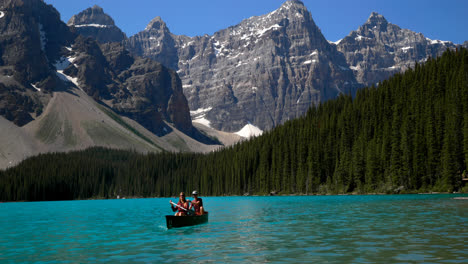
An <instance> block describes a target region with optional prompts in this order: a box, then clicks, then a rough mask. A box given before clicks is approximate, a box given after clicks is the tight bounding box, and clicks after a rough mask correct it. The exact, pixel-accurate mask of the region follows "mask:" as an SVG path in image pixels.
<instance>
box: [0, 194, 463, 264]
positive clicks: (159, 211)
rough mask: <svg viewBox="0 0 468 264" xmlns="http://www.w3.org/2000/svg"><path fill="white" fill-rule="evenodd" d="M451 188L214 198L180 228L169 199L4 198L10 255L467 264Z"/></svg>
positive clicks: (2, 254) (1, 247) (2, 244)
mask: <svg viewBox="0 0 468 264" xmlns="http://www.w3.org/2000/svg"><path fill="white" fill-rule="evenodd" d="M451 197H452V196H451V195H401V196H309V197H304V196H301V197H227V198H222V197H206V198H205V203H206V207H207V209H209V211H210V220H209V223H207V224H203V225H199V226H194V227H185V228H178V229H171V230H168V229H167V228H166V226H165V219H164V215H165V214H170V213H171V211H170V210H169V207H168V203H167V199H135V200H107V201H72V202H48V203H7V204H0V262H5V261H6V262H50V263H54V262H60V263H63V262H73V263H77V262H88V263H89V262H92V263H94V262H122V263H128V262H132V263H133V262H135V263H154V262H160V263H173V262H176V263H178V262H187V261H190V262H192V263H207V262H248V263H257V262H273V263H284V262H293V263H301V262H318V263H323V262H327V263H421V262H424V263H465V261H466V259H468V253H467V251H466V249H465V241H468V235H467V234H468V232H467V230H468V202H466V200H465V201H460V200H452V199H451ZM299 205H300V206H299ZM226 208H229V210H226Z"/></svg>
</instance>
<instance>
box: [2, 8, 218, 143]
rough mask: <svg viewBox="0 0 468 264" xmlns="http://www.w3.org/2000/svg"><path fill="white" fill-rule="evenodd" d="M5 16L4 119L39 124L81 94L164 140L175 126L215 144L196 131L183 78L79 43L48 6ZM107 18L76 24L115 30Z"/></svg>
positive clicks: (118, 51) (87, 16)
mask: <svg viewBox="0 0 468 264" xmlns="http://www.w3.org/2000/svg"><path fill="white" fill-rule="evenodd" d="M96 10H97V11H96ZM0 12H1V13H0V58H1V59H0V115H2V116H4V117H5V118H6V119H8V120H9V121H13V122H14V123H15V124H16V125H18V126H23V125H25V124H27V123H29V122H31V121H32V120H34V119H35V118H36V117H37V116H38V115H40V114H41V113H42V111H43V109H44V108H45V107H46V106H47V104H48V102H49V100H50V98H51V97H52V96H53V94H54V92H56V91H64V90H69V89H71V87H75V88H78V89H81V90H82V91H84V92H85V93H86V94H87V95H89V96H91V97H93V98H94V99H95V100H96V101H97V102H99V103H100V104H104V105H107V106H108V107H109V108H110V109H112V110H114V111H115V112H117V113H118V114H120V115H122V116H125V117H129V118H131V119H133V120H135V121H137V122H138V123H139V124H140V125H142V126H143V127H145V128H146V129H148V130H149V131H151V132H153V133H154V134H156V135H159V136H163V135H166V134H168V133H169V132H171V131H172V128H171V126H172V127H175V128H176V129H178V130H180V131H182V132H184V133H186V134H187V135H189V136H193V137H195V138H197V139H200V140H205V142H212V140H209V139H208V138H207V137H204V136H203V135H201V134H200V133H199V132H198V130H196V129H195V128H194V127H193V126H192V123H191V119H190V113H189V108H188V103H187V100H186V98H185V96H184V94H183V90H182V83H181V80H180V79H179V77H178V76H177V74H176V72H175V71H173V70H170V69H168V68H166V67H164V66H162V65H161V64H160V63H158V62H155V61H152V60H149V59H143V58H138V57H134V56H133V55H130V54H129V52H128V51H127V50H125V49H124V47H123V46H122V44H120V43H110V44H103V45H100V44H99V43H97V42H96V40H94V39H91V38H87V37H84V36H81V35H80V36H77V35H75V34H74V33H72V31H71V30H70V28H69V27H67V25H65V24H64V23H63V22H62V21H61V20H60V15H59V13H58V12H57V11H56V10H55V9H54V8H53V7H52V6H49V5H46V4H45V3H44V2H43V1H41V0H7V1H4V4H3V7H2V9H1V10H0ZM102 14H103V12H102V9H99V8H96V7H95V8H93V9H90V10H88V11H85V12H82V15H79V16H75V17H74V18H73V19H72V21H73V23H78V24H79V23H81V22H83V21H89V20H91V21H93V22H95V23H106V24H109V23H113V21H112V19H110V18H109V17H106V16H103V15H102ZM168 124H171V126H170V125H168Z"/></svg>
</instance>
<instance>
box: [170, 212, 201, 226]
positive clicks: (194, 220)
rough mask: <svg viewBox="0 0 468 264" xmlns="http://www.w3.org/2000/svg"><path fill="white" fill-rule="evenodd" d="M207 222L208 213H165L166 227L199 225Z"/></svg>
mask: <svg viewBox="0 0 468 264" xmlns="http://www.w3.org/2000/svg"><path fill="white" fill-rule="evenodd" d="M206 222H208V213H206V214H204V215H195V216H173V215H166V225H167V228H168V229H171V228H176V227H184V226H193V225H199V224H203V223H206Z"/></svg>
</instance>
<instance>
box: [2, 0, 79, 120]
mask: <svg viewBox="0 0 468 264" xmlns="http://www.w3.org/2000/svg"><path fill="white" fill-rule="evenodd" d="M0 11H1V17H0V114H1V115H3V116H4V117H5V118H6V119H8V120H10V121H12V122H14V123H15V124H16V125H18V126H23V125H25V124H26V123H28V122H30V121H31V120H32V119H33V117H34V116H35V115H37V114H40V113H41V112H42V109H43V108H44V106H45V105H46V104H47V102H48V99H50V92H51V91H52V90H53V89H55V88H60V81H59V80H58V79H57V77H56V75H55V72H54V71H53V70H52V69H51V67H50V66H51V63H52V62H53V61H55V60H56V59H58V58H59V57H60V56H61V53H62V51H63V50H64V49H65V48H64V47H65V46H69V45H70V43H71V41H72V40H73V34H72V33H71V32H70V31H69V30H68V27H67V26H66V25H65V24H63V22H61V21H60V15H59V13H58V12H57V11H56V10H55V9H54V8H53V7H52V6H49V5H46V4H45V3H44V2H43V1H37V0H29V1H21V0H7V1H2V5H1V8H0Z"/></svg>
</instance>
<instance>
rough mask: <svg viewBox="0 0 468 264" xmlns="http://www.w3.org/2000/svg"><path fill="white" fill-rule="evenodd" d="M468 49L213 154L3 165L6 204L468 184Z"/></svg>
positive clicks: (73, 157) (80, 157)
mask: <svg viewBox="0 0 468 264" xmlns="http://www.w3.org/2000/svg"><path fill="white" fill-rule="evenodd" d="M467 166H468V50H466V49H463V48H462V49H458V50H452V51H450V50H447V51H446V52H445V53H444V54H443V55H442V56H441V57H439V58H437V59H428V60H427V62H426V63H424V64H423V65H421V64H416V65H415V66H414V68H413V69H409V70H408V71H406V72H405V73H402V74H396V75H394V76H393V77H392V78H390V79H389V80H385V81H383V82H381V83H379V84H378V85H376V86H372V87H367V88H363V89H360V90H359V91H358V92H357V94H356V95H355V96H354V97H353V96H350V95H341V96H340V97H339V98H337V99H335V100H330V101H327V102H323V103H321V104H320V105H317V106H313V107H311V108H310V109H309V111H308V113H307V114H306V115H304V116H303V117H301V118H298V119H295V120H290V121H288V122H286V123H285V124H283V125H281V126H278V127H276V128H275V129H273V130H271V131H268V132H266V133H264V134H263V135H262V136H259V137H256V138H252V139H250V140H246V141H243V142H241V143H238V144H236V145H234V146H231V147H226V148H223V149H221V150H219V151H216V152H212V153H209V154H194V153H168V152H163V153H159V154H141V153H136V152H132V151H123V150H111V149H106V148H91V149H87V150H83V151H78V152H70V153H50V154H41V155H39V156H35V157H31V158H28V159H26V160H24V161H23V162H22V163H20V164H19V165H18V166H16V167H13V168H9V169H7V170H4V171H0V200H1V201H41V200H71V199H90V198H115V197H116V196H117V195H119V196H120V197H168V196H175V195H177V194H178V193H179V192H180V191H187V192H188V191H192V190H194V189H196V190H198V191H199V193H200V194H201V195H202V196H206V195H212V196H220V195H244V194H249V195H255V194H258V195H267V194H271V193H274V194H341V193H362V194H364V193H417V192H452V191H467V190H468V189H467V187H463V181H462V177H463V175H466V170H467Z"/></svg>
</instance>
